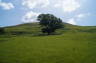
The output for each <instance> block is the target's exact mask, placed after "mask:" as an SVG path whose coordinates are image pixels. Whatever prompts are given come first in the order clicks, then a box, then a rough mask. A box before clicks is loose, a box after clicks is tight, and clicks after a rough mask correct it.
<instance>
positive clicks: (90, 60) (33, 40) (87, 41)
mask: <svg viewBox="0 0 96 63" xmlns="http://www.w3.org/2000/svg"><path fill="white" fill-rule="evenodd" d="M32 25H33V24H23V25H19V26H15V27H8V28H6V31H7V32H12V31H14V30H15V31H24V32H30V31H31V32H32V33H33V32H34V33H33V34H35V33H36V32H38V33H39V29H40V28H39V26H38V25H36V24H35V25H33V26H32ZM65 29H66V31H64V29H62V30H59V31H58V32H60V31H62V32H63V33H64V34H62V35H54V36H35V37H34V36H31V35H30V36H29V35H19V36H13V37H9V36H0V63H96V50H95V49H96V32H95V31H96V27H80V26H73V25H69V24H66V28H65ZM93 30H94V31H93ZM93 32H94V33H93ZM30 34H31V33H30Z"/></svg>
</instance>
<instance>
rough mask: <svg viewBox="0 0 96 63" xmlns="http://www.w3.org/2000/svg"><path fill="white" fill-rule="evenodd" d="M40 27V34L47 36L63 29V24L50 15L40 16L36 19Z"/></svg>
mask: <svg viewBox="0 0 96 63" xmlns="http://www.w3.org/2000/svg"><path fill="white" fill-rule="evenodd" d="M37 20H38V21H40V22H39V23H40V25H41V26H42V32H43V33H47V34H48V35H50V34H52V33H54V32H55V31H56V29H60V28H62V27H63V22H62V20H61V19H60V18H57V17H55V16H54V15H52V14H40V15H39V16H38V18H37Z"/></svg>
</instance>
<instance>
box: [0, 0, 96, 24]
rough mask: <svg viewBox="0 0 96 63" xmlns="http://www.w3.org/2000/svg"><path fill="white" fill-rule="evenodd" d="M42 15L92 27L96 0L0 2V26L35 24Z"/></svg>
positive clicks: (22, 0)
mask: <svg viewBox="0 0 96 63" xmlns="http://www.w3.org/2000/svg"><path fill="white" fill-rule="evenodd" d="M42 13H45V14H46V13H50V14H53V15H55V16H57V17H59V18H61V19H62V20H63V21H64V22H67V23H70V24H73V25H81V26H94V25H96V0H0V26H11V25H17V24H21V23H29V22H36V21H37V20H36V17H37V16H38V15H39V14H42Z"/></svg>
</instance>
